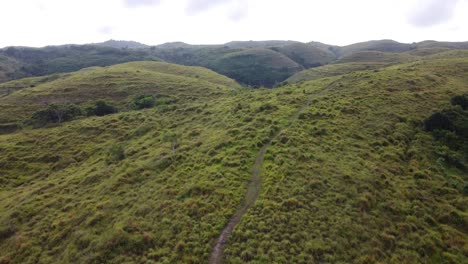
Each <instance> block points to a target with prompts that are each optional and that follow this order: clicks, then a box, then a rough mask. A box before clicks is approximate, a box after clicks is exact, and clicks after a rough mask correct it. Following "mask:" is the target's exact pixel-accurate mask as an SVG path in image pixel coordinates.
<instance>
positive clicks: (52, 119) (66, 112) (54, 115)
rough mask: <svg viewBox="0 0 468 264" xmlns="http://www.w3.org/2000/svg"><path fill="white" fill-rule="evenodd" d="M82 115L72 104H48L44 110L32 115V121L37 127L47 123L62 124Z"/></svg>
mask: <svg viewBox="0 0 468 264" xmlns="http://www.w3.org/2000/svg"><path fill="white" fill-rule="evenodd" d="M80 115H82V111H81V109H80V108H79V107H78V106H76V105H74V104H50V105H48V106H47V108H46V109H43V110H39V111H36V112H34V113H33V115H32V118H31V119H32V120H33V122H34V123H35V125H37V126H44V125H46V124H48V123H62V122H65V121H70V120H72V119H73V118H75V117H77V116H80Z"/></svg>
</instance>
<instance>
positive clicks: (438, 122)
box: [424, 112, 453, 131]
mask: <svg viewBox="0 0 468 264" xmlns="http://www.w3.org/2000/svg"><path fill="white" fill-rule="evenodd" d="M424 128H425V129H426V130H427V131H434V130H436V129H443V130H449V131H452V130H453V124H452V122H451V121H450V119H449V117H448V116H447V115H446V114H445V113H441V112H436V113H434V114H432V115H431V116H430V117H429V118H428V119H426V120H425V121H424Z"/></svg>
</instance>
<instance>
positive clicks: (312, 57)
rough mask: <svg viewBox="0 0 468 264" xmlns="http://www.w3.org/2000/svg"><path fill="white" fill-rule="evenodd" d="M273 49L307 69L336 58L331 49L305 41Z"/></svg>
mask: <svg viewBox="0 0 468 264" xmlns="http://www.w3.org/2000/svg"><path fill="white" fill-rule="evenodd" d="M272 49H273V50H275V51H278V52H280V53H282V54H284V55H286V56H287V57H289V58H290V59H292V60H293V61H295V62H297V63H298V64H300V65H302V66H303V67H304V68H306V69H307V68H311V67H317V66H322V65H325V64H328V63H330V62H331V61H333V60H335V59H336V57H335V54H333V53H332V52H331V51H329V50H327V49H321V48H317V47H314V46H312V45H310V44H304V43H295V44H290V45H286V46H282V47H274V48H272Z"/></svg>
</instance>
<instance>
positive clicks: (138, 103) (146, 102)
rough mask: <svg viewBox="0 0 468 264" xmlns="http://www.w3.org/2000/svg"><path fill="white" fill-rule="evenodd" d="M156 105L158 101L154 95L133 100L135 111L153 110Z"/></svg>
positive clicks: (141, 96)
mask: <svg viewBox="0 0 468 264" xmlns="http://www.w3.org/2000/svg"><path fill="white" fill-rule="evenodd" d="M155 104H156V100H155V99H154V97H153V96H152V95H140V96H138V97H136V98H135V99H134V100H133V102H132V104H131V108H132V109H135V110H140V109H144V108H151V107H153V106H154V105H155Z"/></svg>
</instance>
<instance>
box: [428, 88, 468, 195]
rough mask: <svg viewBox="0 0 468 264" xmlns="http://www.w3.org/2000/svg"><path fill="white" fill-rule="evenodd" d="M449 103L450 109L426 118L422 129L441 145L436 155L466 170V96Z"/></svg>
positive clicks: (467, 160)
mask: <svg viewBox="0 0 468 264" xmlns="http://www.w3.org/2000/svg"><path fill="white" fill-rule="evenodd" d="M450 102H451V106H450V107H448V108H445V109H443V110H442V111H439V112H435V113H433V114H432V115H431V116H430V117H428V118H427V119H426V120H425V121H424V128H425V130H426V131H429V132H431V133H432V135H433V136H434V138H435V139H436V140H437V141H438V142H439V143H440V144H441V147H440V148H439V151H438V152H439V153H438V154H439V155H440V156H441V157H442V158H443V159H444V160H445V161H446V162H448V163H449V164H452V165H455V166H456V167H458V168H460V169H467V168H468V94H464V95H458V96H455V97H452V99H451V100H450ZM467 191H468V190H467Z"/></svg>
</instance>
